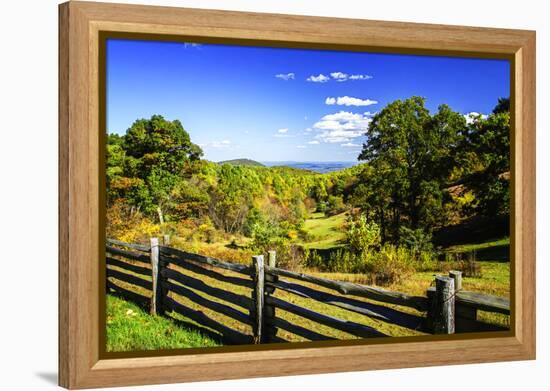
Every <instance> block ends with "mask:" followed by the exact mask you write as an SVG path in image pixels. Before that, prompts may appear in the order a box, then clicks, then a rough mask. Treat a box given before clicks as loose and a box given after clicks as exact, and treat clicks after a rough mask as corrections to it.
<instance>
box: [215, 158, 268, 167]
mask: <svg viewBox="0 0 550 391" xmlns="http://www.w3.org/2000/svg"><path fill="white" fill-rule="evenodd" d="M218 164H232V165H234V166H256V167H265V165H263V164H262V163H260V162H257V161H255V160H252V159H231V160H223V161H221V162H218Z"/></svg>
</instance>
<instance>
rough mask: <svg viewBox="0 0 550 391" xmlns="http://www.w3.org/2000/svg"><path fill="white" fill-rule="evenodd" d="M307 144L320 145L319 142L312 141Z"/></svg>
mask: <svg viewBox="0 0 550 391" xmlns="http://www.w3.org/2000/svg"><path fill="white" fill-rule="evenodd" d="M307 143H308V144H312V145H315V144H319V140H311V141H308V142H307Z"/></svg>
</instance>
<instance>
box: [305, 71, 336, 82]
mask: <svg viewBox="0 0 550 391" xmlns="http://www.w3.org/2000/svg"><path fill="white" fill-rule="evenodd" d="M306 80H307V81H310V82H313V83H326V82H327V81H329V80H330V78H329V77H327V76H325V75H323V74H322V73H320V74H319V76H313V75H311V76H310V77H308V78H307V79H306Z"/></svg>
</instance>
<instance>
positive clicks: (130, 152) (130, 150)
mask: <svg viewBox="0 0 550 391" xmlns="http://www.w3.org/2000/svg"><path fill="white" fill-rule="evenodd" d="M200 156H202V150H201V148H200V147H199V146H197V145H195V144H193V143H192V142H191V139H190V137H189V134H188V133H187V132H186V131H185V129H184V128H183V126H182V124H181V122H180V121H178V120H174V121H168V120H166V119H164V118H163V117H162V116H160V115H153V116H152V117H151V118H150V119H140V120H137V121H135V122H134V123H133V124H132V126H131V127H130V128H129V129H128V130H127V131H126V134H125V135H124V136H123V137H118V136H110V137H109V139H108V145H107V177H108V185H109V184H110V183H111V182H109V180H111V181H112V180H113V179H114V177H116V176H118V177H126V178H133V179H132V180H130V181H127V182H129V183H133V184H134V187H136V189H134V193H136V194H138V195H139V196H135V197H133V199H132V201H133V202H132V203H133V204H134V206H138V207H139V208H141V209H142V210H143V211H144V212H146V213H155V212H156V214H157V216H158V219H159V221H160V223H163V222H164V215H165V213H166V211H170V210H171V208H173V207H174V206H175V205H174V203H173V202H172V201H173V200H172V192H173V190H174V189H175V188H176V186H177V184H178V183H179V181H181V179H182V178H183V177H184V174H185V168H186V167H187V166H188V165H189V164H190V162H192V161H195V160H197V159H199V158H200Z"/></svg>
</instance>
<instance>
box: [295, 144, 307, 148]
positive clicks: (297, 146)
mask: <svg viewBox="0 0 550 391" xmlns="http://www.w3.org/2000/svg"><path fill="white" fill-rule="evenodd" d="M296 148H300V149H306V148H307V147H306V146H305V145H296Z"/></svg>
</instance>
